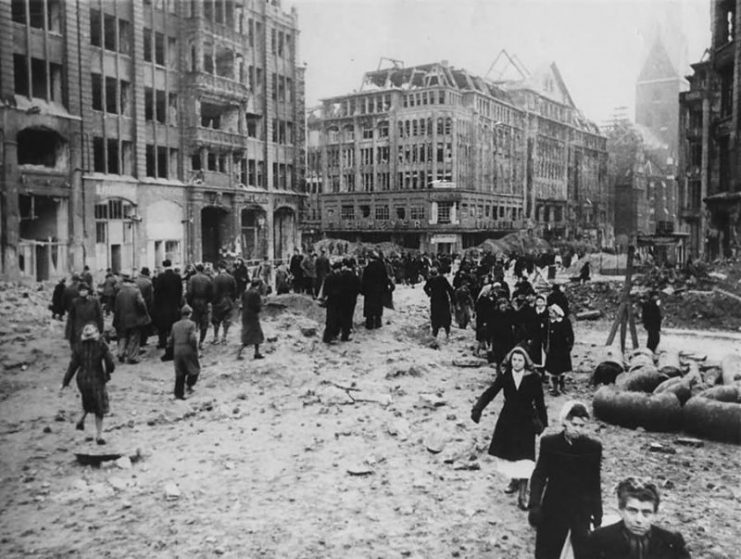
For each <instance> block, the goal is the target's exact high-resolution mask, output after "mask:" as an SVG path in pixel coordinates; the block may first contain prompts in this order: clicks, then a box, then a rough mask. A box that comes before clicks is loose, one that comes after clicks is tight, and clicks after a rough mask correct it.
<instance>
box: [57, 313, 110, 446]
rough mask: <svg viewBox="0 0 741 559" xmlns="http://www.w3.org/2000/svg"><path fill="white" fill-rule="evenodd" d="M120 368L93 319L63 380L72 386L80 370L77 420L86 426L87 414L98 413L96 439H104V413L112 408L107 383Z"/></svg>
mask: <svg viewBox="0 0 741 559" xmlns="http://www.w3.org/2000/svg"><path fill="white" fill-rule="evenodd" d="M115 368H116V366H115V364H114V363H113V356H112V355H111V351H110V350H109V349H108V344H107V343H106V342H105V341H104V340H102V339H101V338H100V331H99V330H98V327H97V326H96V325H95V323H93V322H90V323H88V324H86V325H85V326H84V327H83V328H82V334H81V335H80V342H79V343H77V344H75V345H74V347H73V348H72V358H71V359H70V362H69V366H68V367H67V372H66V374H65V375H64V380H63V381H62V389H64V388H66V387H67V386H69V383H70V381H71V380H72V377H73V376H75V374H77V388H78V389H79V390H80V394H81V395H82V411H83V414H82V417H81V418H80V420H79V421H78V422H77V429H78V430H80V431H82V430H83V429H85V418H86V417H87V414H89V413H92V414H94V415H95V431H96V435H95V440H96V442H97V443H98V444H105V440H103V437H102V432H103V416H104V415H106V414H107V413H108V412H109V406H108V392H107V391H106V388H105V385H106V383H107V382H108V381H109V380H110V378H111V373H112V372H113V370H114V369H115Z"/></svg>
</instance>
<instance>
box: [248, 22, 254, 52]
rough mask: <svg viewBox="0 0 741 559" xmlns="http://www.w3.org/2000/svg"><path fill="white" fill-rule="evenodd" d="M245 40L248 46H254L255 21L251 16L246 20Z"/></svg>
mask: <svg viewBox="0 0 741 559" xmlns="http://www.w3.org/2000/svg"><path fill="white" fill-rule="evenodd" d="M247 42H248V43H249V45H250V47H254V46H255V22H254V21H253V20H252V18H249V19H248V20H247Z"/></svg>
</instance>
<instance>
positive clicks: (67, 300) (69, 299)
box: [62, 281, 80, 312]
mask: <svg viewBox="0 0 741 559" xmlns="http://www.w3.org/2000/svg"><path fill="white" fill-rule="evenodd" d="M79 285H80V283H79V282H77V281H73V282H72V283H70V284H68V285H67V287H65V288H64V293H63V295H62V301H63V302H64V308H65V309H67V312H69V310H70V308H72V303H74V302H75V299H77V297H79V296H80V290H79Z"/></svg>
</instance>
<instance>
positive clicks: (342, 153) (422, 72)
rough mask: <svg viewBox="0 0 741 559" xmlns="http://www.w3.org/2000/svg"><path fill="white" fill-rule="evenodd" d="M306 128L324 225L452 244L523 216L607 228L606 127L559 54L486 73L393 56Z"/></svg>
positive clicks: (383, 237)
mask: <svg viewBox="0 0 741 559" xmlns="http://www.w3.org/2000/svg"><path fill="white" fill-rule="evenodd" d="M309 137H310V138H314V140H315V143H314V145H313V147H312V145H311V142H310V147H309V153H312V152H313V153H314V154H315V155H314V156H313V157H314V158H313V159H312V161H314V163H316V169H315V175H316V176H315V180H314V181H313V182H312V184H313V185H315V186H312V189H318V190H319V191H320V192H319V193H314V197H315V198H316V202H315V203H318V204H320V212H319V213H320V216H321V223H320V227H321V232H322V234H324V235H326V236H329V237H336V238H343V239H348V240H362V241H366V242H381V241H391V242H395V243H397V244H399V245H400V246H402V247H407V248H414V249H420V250H426V251H434V252H438V251H447V252H449V251H460V250H461V249H464V248H467V247H471V246H475V245H477V244H479V243H481V242H482V241H483V240H485V239H487V238H491V237H497V236H501V235H504V234H506V233H508V232H511V231H514V230H520V229H525V228H531V229H536V230H540V231H541V232H545V233H546V234H549V233H550V234H558V235H560V236H564V237H574V236H577V235H581V234H583V233H585V232H588V231H592V230H593V231H595V232H596V231H599V236H600V237H601V238H602V239H605V238H607V237H608V236H609V235H608V234H607V230H608V229H610V224H608V223H607V216H608V212H607V208H606V199H607V192H606V159H607V156H606V151H605V138H604V136H602V135H601V134H600V133H599V131H598V130H597V128H596V126H594V125H593V124H591V123H589V122H588V121H587V120H586V119H584V118H583V116H582V115H581V114H580V113H579V111H578V110H577V109H576V107H575V106H574V105H573V102H572V101H571V98H570V97H569V95H568V92H567V91H566V88H565V85H564V84H563V81H562V80H561V79H560V75H559V74H558V71H557V68H556V67H555V65H551V66H549V67H548V68H546V71H544V72H542V73H538V74H535V75H532V76H527V78H526V79H525V78H523V79H522V80H520V81H500V82H494V81H492V80H488V79H484V78H481V77H478V76H474V75H472V74H470V73H469V72H467V71H465V70H462V69H457V68H454V67H452V66H450V65H449V64H448V63H447V62H440V63H433V64H425V65H420V66H414V67H408V68H405V67H403V66H402V65H401V64H400V63H399V62H397V61H394V64H393V65H392V67H390V68H379V69H378V70H376V71H371V72H368V73H366V74H365V76H364V78H363V84H362V87H361V88H360V90H359V91H358V92H355V93H352V94H347V95H341V96H337V97H333V98H329V99H325V100H324V101H323V104H322V107H321V111H320V114H319V115H316V114H314V116H313V117H312V118H311V119H310V122H309ZM307 185H308V181H307ZM587 204H589V205H590V206H591V208H590V210H589V211H581V210H582V208H585V207H586V205H587ZM577 215H578V216H579V219H574V216H577ZM610 234H611V233H610ZM595 236H597V233H595Z"/></svg>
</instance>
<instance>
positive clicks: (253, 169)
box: [0, 0, 304, 279]
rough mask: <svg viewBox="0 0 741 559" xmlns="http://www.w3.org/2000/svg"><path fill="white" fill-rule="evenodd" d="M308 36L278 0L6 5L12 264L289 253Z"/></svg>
mask: <svg viewBox="0 0 741 559" xmlns="http://www.w3.org/2000/svg"><path fill="white" fill-rule="evenodd" d="M297 43H298V27H297V15H296V12H295V11H291V12H290V13H286V12H284V11H283V10H282V8H281V5H280V2H279V0H269V1H262V0H204V1H195V2H179V1H175V0H141V1H139V0H121V1H116V2H110V1H105V0H80V1H78V2H71V1H69V0H43V1H36V0H12V1H9V2H2V3H0V99H2V105H0V113H2V119H3V120H2V122H3V126H2V135H3V137H2V146H3V152H2V157H1V158H0V165H2V173H1V174H0V176H1V177H2V178H0V185H1V186H2V191H3V194H4V196H3V199H2V203H3V207H2V215H3V222H2V233H3V234H2V251H3V264H2V270H0V271H1V272H2V273H3V274H4V275H7V276H10V277H16V276H19V275H20V276H24V277H33V278H36V279H46V278H48V277H52V276H56V275H61V274H64V273H65V272H67V271H69V270H73V269H74V270H79V269H80V268H81V267H82V265H83V264H88V265H90V267H91V269H93V270H95V271H100V270H105V269H106V268H112V269H114V270H129V269H131V268H138V267H141V266H149V267H150V268H152V267H154V266H157V265H159V264H160V262H161V260H163V259H164V258H170V259H171V260H172V261H173V262H174V263H175V264H176V265H183V264H185V263H186V262H192V261H198V260H204V261H212V262H213V261H216V260H217V259H219V258H220V256H221V255H223V254H225V253H241V254H243V255H244V256H245V257H247V258H255V259H257V258H262V257H263V256H268V257H270V258H273V257H276V258H279V257H282V256H284V255H286V254H288V253H289V252H290V251H291V250H292V248H293V246H294V245H295V244H296V243H297V241H298V238H299V231H298V225H297V220H298V211H299V207H300V199H301V197H302V195H301V193H300V192H299V190H300V188H299V185H300V184H301V182H302V181H303V161H304V153H303V135H304V124H303V123H304V75H303V72H304V68H303V67H302V66H299V65H298V64H297V63H296V57H297Z"/></svg>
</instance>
